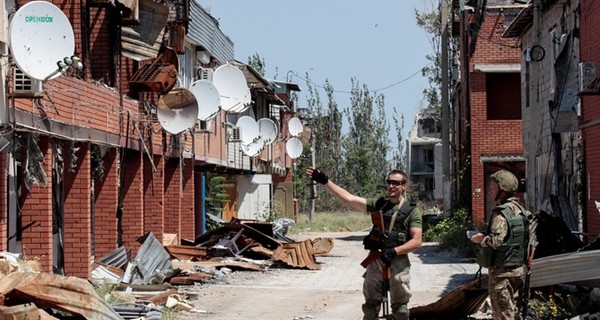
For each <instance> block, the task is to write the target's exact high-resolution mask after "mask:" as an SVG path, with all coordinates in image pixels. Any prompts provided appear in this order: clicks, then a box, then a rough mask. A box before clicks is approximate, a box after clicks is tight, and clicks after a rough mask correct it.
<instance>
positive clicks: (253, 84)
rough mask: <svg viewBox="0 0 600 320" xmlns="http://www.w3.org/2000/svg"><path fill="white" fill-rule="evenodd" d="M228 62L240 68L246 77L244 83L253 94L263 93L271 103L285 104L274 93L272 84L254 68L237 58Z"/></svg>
mask: <svg viewBox="0 0 600 320" xmlns="http://www.w3.org/2000/svg"><path fill="white" fill-rule="evenodd" d="M230 63H231V64H232V65H234V66H236V67H238V68H239V69H240V70H242V73H243V74H244V77H245V78H246V83H247V84H248V87H249V88H250V91H251V92H252V93H253V94H256V95H264V96H265V98H266V99H267V101H269V102H271V103H275V104H285V102H283V100H281V99H280V98H279V97H278V96H277V94H275V91H274V89H275V88H274V86H273V84H272V83H271V82H270V81H268V80H267V79H265V78H263V77H262V76H261V75H260V74H259V73H258V72H257V71H256V70H254V68H252V67H251V66H249V65H247V64H244V63H241V62H240V61H237V60H232V61H231V62H230Z"/></svg>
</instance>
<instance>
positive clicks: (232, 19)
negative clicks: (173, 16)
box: [197, 0, 433, 143]
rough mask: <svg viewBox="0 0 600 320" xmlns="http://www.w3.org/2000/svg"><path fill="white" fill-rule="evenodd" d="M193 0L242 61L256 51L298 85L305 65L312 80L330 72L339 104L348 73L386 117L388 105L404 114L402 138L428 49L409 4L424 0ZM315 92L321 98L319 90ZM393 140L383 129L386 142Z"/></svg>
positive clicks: (270, 70)
mask: <svg viewBox="0 0 600 320" xmlns="http://www.w3.org/2000/svg"><path fill="white" fill-rule="evenodd" d="M197 1H198V3H200V5H201V6H203V7H204V8H205V9H207V10H208V11H209V12H210V13H211V15H212V16H213V17H215V18H216V19H218V20H219V23H220V28H221V30H223V32H225V34H226V35H227V36H229V38H230V39H231V40H232V41H233V43H234V46H235V47H234V48H235V58H236V59H237V60H239V61H241V62H244V63H246V62H248V57H250V56H252V55H253V54H255V53H257V54H259V55H260V56H261V57H262V58H263V59H264V60H265V63H266V74H265V77H266V78H269V79H274V78H275V77H276V78H277V79H278V80H283V81H285V80H286V77H287V75H288V73H289V75H294V76H293V78H292V82H295V83H298V84H299V85H300V87H301V88H302V89H306V83H305V81H304V80H303V78H304V76H305V74H306V72H308V73H309V76H310V77H311V80H312V81H313V82H314V83H315V84H317V85H323V84H324V83H325V80H326V79H329V82H330V83H331V84H332V86H333V88H334V89H335V90H336V96H335V97H336V101H337V103H338V105H339V107H340V108H341V109H342V108H345V107H346V106H348V105H349V104H350V94H349V93H347V92H349V91H350V89H351V82H350V79H351V78H352V77H355V78H356V79H357V80H358V81H359V82H360V83H361V84H366V85H367V86H368V88H369V90H370V91H372V92H373V91H377V92H378V93H382V94H383V95H385V105H386V110H387V111H386V114H387V115H388V117H389V119H390V121H392V108H393V107H396V109H397V110H398V111H399V112H400V113H402V114H404V117H405V129H404V133H403V136H404V138H406V137H407V135H408V131H409V130H410V128H411V126H412V124H413V121H414V116H415V114H416V113H417V112H418V110H419V108H420V106H421V103H422V100H423V98H422V91H423V89H425V88H426V87H427V79H425V78H423V77H422V76H421V73H420V69H421V68H422V67H423V66H425V65H426V64H427V63H428V60H427V59H426V58H425V55H427V54H430V53H431V52H432V51H433V49H432V47H431V44H430V43H429V36H428V35H427V34H426V32H425V31H424V30H423V29H421V28H420V27H418V26H417V25H416V20H415V14H414V11H415V9H417V10H419V11H421V12H423V11H426V10H427V7H426V6H425V3H429V2H430V1H424V0H381V1H379V0H376V1H369V2H367V1H357V0H343V1H342V0H318V1H317V0H303V1H289V0H257V1H249V0H197ZM415 74H416V75H415ZM299 77H301V78H299ZM384 88H385V89H384ZM306 93H307V92H306V90H304V91H303V92H300V93H299V96H300V103H299V104H300V106H299V107H306V104H305V99H304V97H305V94H306ZM320 95H321V100H322V101H323V102H325V101H326V95H325V93H324V92H323V91H321V92H320ZM392 128H393V126H392ZM345 129H347V128H345ZM343 130H344V129H343ZM395 139H396V138H395V133H392V132H390V140H391V141H392V143H395Z"/></svg>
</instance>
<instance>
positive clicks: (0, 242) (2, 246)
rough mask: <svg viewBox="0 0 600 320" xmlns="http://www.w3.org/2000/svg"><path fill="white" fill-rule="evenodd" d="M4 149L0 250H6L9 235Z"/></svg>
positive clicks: (2, 154)
mask: <svg viewBox="0 0 600 320" xmlns="http://www.w3.org/2000/svg"><path fill="white" fill-rule="evenodd" d="M6 150H7V149H4V151H2V152H0V164H1V166H0V168H2V169H1V170H0V172H1V173H0V203H1V204H2V205H0V235H2V236H0V251H7V250H8V241H7V238H8V237H9V236H10V235H8V220H7V218H8V199H7V197H6V196H7V192H8V188H7V186H8V181H7V180H8V179H7V177H8V170H7V169H6V168H7V166H6V159H7V158H8V156H7V154H6Z"/></svg>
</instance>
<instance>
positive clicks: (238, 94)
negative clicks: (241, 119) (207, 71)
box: [212, 64, 251, 112]
mask: <svg viewBox="0 0 600 320" xmlns="http://www.w3.org/2000/svg"><path fill="white" fill-rule="evenodd" d="M212 83H213V85H214V86H215V87H216V88H217V90H218V91H219V96H220V98H221V108H222V109H223V110H225V111H232V112H240V110H245V108H247V106H246V105H247V104H249V103H250V100H251V98H250V89H248V84H247V83H246V77H245V76H244V73H243V72H242V70H240V69H239V68H238V67H236V66H233V65H230V64H224V65H222V66H220V67H218V68H217V69H215V72H213V80H212Z"/></svg>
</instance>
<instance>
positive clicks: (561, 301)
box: [527, 291, 580, 319]
mask: <svg viewBox="0 0 600 320" xmlns="http://www.w3.org/2000/svg"><path fill="white" fill-rule="evenodd" d="M578 304H579V303H577V301H575V298H574V297H573V296H571V295H568V294H567V295H565V296H564V297H563V295H562V294H561V293H559V292H555V293H551V294H549V295H545V294H542V292H541V291H535V292H534V295H533V297H532V299H530V300H529V303H528V304H527V308H528V311H529V315H531V316H534V317H535V319H571V318H572V317H573V316H576V315H578V314H580V313H579V312H578V311H577V308H576V306H577V305H578Z"/></svg>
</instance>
